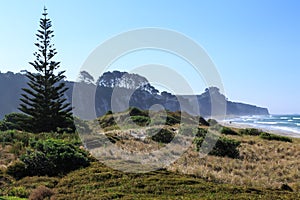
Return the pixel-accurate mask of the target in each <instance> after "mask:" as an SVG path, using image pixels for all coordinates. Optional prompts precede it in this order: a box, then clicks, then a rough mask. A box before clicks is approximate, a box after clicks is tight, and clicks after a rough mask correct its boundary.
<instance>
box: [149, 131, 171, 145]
mask: <svg viewBox="0 0 300 200" xmlns="http://www.w3.org/2000/svg"><path fill="white" fill-rule="evenodd" d="M146 133H147V135H150V136H151V139H152V140H153V141H155V142H160V143H169V142H171V141H172V140H173V138H174V136H175V133H174V132H172V131H170V130H168V129H156V128H153V129H148V130H147V131H146Z"/></svg>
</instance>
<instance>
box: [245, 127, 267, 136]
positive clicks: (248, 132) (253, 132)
mask: <svg viewBox="0 0 300 200" xmlns="http://www.w3.org/2000/svg"><path fill="white" fill-rule="evenodd" d="M261 132H262V131H261V130H258V129H256V128H246V129H242V130H240V134H242V135H252V136H259V135H260V133H261Z"/></svg>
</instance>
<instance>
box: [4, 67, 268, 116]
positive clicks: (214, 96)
mask: <svg viewBox="0 0 300 200" xmlns="http://www.w3.org/2000/svg"><path fill="white" fill-rule="evenodd" d="M25 73H26V72H23V73H12V72H7V73H0V93H1V101H0V118H3V117H4V115H5V114H8V113H11V112H18V109H17V108H18V105H19V103H20V101H19V98H20V97H21V94H22V90H21V88H24V87H27V85H26V82H27V78H26V76H25ZM79 80H80V81H79V82H78V83H74V82H69V81H65V82H66V85H67V87H69V90H68V91H67V92H66V96H67V98H68V100H69V101H71V99H72V91H73V87H74V84H76V85H77V86H78V85H79V86H80V87H82V88H83V89H82V91H81V94H80V95H82V96H84V97H85V98H89V97H87V96H85V95H89V94H88V91H95V110H96V114H97V116H101V115H103V114H105V113H106V112H107V111H109V110H111V109H112V107H111V100H112V99H111V96H112V94H113V91H116V90H117V91H118V93H119V96H118V98H117V102H115V104H114V105H116V106H115V108H116V109H117V110H115V111H123V110H125V109H126V108H127V106H128V102H129V106H134V107H138V108H141V109H149V108H151V106H152V105H154V104H160V105H162V106H163V107H164V108H165V109H168V110H170V111H177V110H184V111H186V112H189V113H190V114H198V113H200V114H201V115H202V116H204V117H206V116H210V115H211V109H212V100H213V101H214V104H213V105H214V106H217V107H218V106H222V107H224V108H226V114H227V115H268V114H269V112H268V109H267V108H261V107H257V106H254V105H249V104H243V103H235V102H231V101H228V100H227V99H226V97H225V96H224V95H223V94H221V93H220V92H219V89H218V88H215V87H211V88H207V89H206V90H205V91H204V93H202V94H200V95H174V94H171V93H168V92H165V91H163V92H161V93H160V92H159V91H158V90H157V89H156V88H154V87H153V86H152V85H150V84H149V83H148V80H147V79H146V78H145V77H142V76H140V75H138V74H130V73H127V72H119V71H113V72H106V73H104V74H103V75H102V76H101V77H99V78H98V79H97V80H96V81H95V80H94V78H93V77H92V76H91V75H90V74H89V73H87V72H81V74H80V77H79ZM91 98H93V97H91ZM195 101H197V102H196V104H197V105H199V108H197V106H194V105H195ZM82 103H83V104H84V103H85V102H82ZM198 109H199V110H198Z"/></svg>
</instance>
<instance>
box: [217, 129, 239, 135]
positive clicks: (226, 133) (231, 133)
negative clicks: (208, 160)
mask: <svg viewBox="0 0 300 200" xmlns="http://www.w3.org/2000/svg"><path fill="white" fill-rule="evenodd" d="M221 133H222V134H224V135H239V133H238V132H236V131H234V130H232V129H231V128H228V127H222V129H221Z"/></svg>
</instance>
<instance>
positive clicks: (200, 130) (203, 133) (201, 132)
mask: <svg viewBox="0 0 300 200" xmlns="http://www.w3.org/2000/svg"><path fill="white" fill-rule="evenodd" d="M206 134H207V129H204V128H198V131H197V133H196V137H205V136H206Z"/></svg>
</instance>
